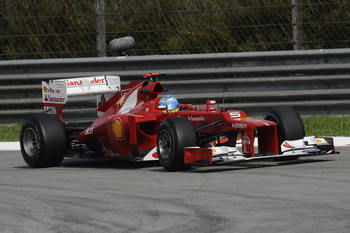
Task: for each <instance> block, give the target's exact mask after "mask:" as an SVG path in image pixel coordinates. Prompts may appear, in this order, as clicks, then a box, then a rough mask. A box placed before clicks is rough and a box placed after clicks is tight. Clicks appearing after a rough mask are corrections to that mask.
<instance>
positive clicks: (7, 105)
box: [0, 49, 350, 124]
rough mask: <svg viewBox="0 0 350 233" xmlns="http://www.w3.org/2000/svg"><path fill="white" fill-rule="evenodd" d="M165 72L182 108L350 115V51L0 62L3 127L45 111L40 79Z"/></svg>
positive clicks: (89, 108) (88, 113)
mask: <svg viewBox="0 0 350 233" xmlns="http://www.w3.org/2000/svg"><path fill="white" fill-rule="evenodd" d="M150 72H165V73H166V74H167V75H166V76H165V77H164V78H163V80H162V81H163V84H164V86H165V87H166V88H167V89H168V93H169V94H173V95H174V96H175V97H177V98H178V99H179V100H180V102H181V103H193V104H195V105H200V104H205V101H206V100H209V99H215V100H217V103H218V104H219V105H220V106H221V107H228V106H232V107H235V108H236V109H241V110H244V111H246V112H247V113H248V114H250V115H251V116H263V115H264V114H265V112H266V111H267V110H268V109H271V108H273V107H276V106H282V105H288V106H292V107H294V108H296V109H297V110H298V111H299V112H300V113H301V114H302V115H306V114H349V113H350V49H330V50H306V51H277V52H246V53H215V54H191V55H151V56H127V57H108V58H106V57H105V58H102V57H101V58H67V59H41V60H11V61H0V82H1V83H2V84H1V86H0V122H1V124H8V123H16V122H21V121H22V120H23V119H24V118H26V117H28V116H30V115H32V114H37V113H41V112H42V108H41V81H42V80H46V81H47V80H49V79H57V78H73V77H83V76H94V75H103V74H108V75H119V76H121V80H122V85H125V84H127V83H128V82H129V81H131V80H141V79H142V78H141V75H143V74H146V73H150ZM95 107H96V103H95V98H94V97H84V98H75V99H71V101H70V100H69V102H68V104H67V107H66V108H65V110H64V113H63V116H64V119H65V120H68V121H81V120H93V119H94V118H96V113H95Z"/></svg>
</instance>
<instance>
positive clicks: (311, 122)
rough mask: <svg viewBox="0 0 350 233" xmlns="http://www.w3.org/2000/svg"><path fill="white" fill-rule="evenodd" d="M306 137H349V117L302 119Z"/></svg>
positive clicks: (7, 129)
mask: <svg viewBox="0 0 350 233" xmlns="http://www.w3.org/2000/svg"><path fill="white" fill-rule="evenodd" d="M302 119H303V122H304V126H305V132H306V135H307V136H344V137H346V136H350V116H308V117H303V118H302ZM20 130H21V124H16V125H13V126H0V142H12V141H19V134H20Z"/></svg>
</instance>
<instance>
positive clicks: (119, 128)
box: [112, 118, 125, 140]
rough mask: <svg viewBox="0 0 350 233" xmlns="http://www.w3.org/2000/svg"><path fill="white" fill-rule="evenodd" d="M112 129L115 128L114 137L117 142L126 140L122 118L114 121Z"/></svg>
mask: <svg viewBox="0 0 350 233" xmlns="http://www.w3.org/2000/svg"><path fill="white" fill-rule="evenodd" d="M112 127H113V128H112V130H113V133H114V136H115V138H116V139H117V140H122V139H125V138H124V129H123V124H122V120H121V119H120V118H116V119H115V120H114V121H113V125H112Z"/></svg>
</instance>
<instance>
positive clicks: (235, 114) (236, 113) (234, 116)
mask: <svg viewBox="0 0 350 233" xmlns="http://www.w3.org/2000/svg"><path fill="white" fill-rule="evenodd" d="M229 114H230V117H231V118H237V117H241V113H240V112H229Z"/></svg>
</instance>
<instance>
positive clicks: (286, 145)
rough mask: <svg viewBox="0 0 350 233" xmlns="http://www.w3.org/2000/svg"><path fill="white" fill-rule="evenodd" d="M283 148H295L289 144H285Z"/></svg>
mask: <svg viewBox="0 0 350 233" xmlns="http://www.w3.org/2000/svg"><path fill="white" fill-rule="evenodd" d="M282 146H283V147H285V148H289V149H293V148H295V147H294V146H292V145H290V144H289V143H288V142H284V143H283V145H282Z"/></svg>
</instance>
